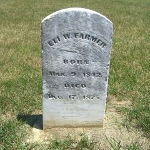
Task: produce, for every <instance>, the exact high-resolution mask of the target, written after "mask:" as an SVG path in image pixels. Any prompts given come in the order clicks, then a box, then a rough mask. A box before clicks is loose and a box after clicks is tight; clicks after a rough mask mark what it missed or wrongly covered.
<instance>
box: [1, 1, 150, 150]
mask: <svg viewBox="0 0 150 150" xmlns="http://www.w3.org/2000/svg"><path fill="white" fill-rule="evenodd" d="M68 7H83V8H88V9H92V10H95V11H97V12H100V13H101V14H103V15H105V16H106V17H107V18H109V19H110V20H111V21H112V22H113V24H114V34H113V46H112V53H111V66H110V75H109V87H108V96H109V97H115V99H117V100H118V101H131V103H132V105H131V107H129V108H123V107H120V108H118V111H119V112H120V113H123V114H125V115H126V122H125V125H126V126H134V127H136V128H139V130H141V129H142V130H143V131H144V133H145V136H147V137H148V138H149V137H150V100H149V99H150V92H149V90H150V65H149V63H150V27H149V26H150V1H149V0H117V1H116V0H105V1H103V0H87V1H84V0H64V1H61V0H55V1H54V0H43V1H41V0H36V1H34V0H26V1H21V0H7V1H5V0H0V14H1V15H0V31H1V34H0V56H1V59H0V115H1V118H0V149H34V148H35V149H36V148H38V147H40V145H38V144H28V143H25V142H24V137H25V135H26V134H29V132H30V129H28V128H26V127H23V126H22V125H23V124H25V122H23V121H21V120H18V119H17V116H18V115H28V114H30V115H32V114H34V113H35V112H37V111H41V109H42V96H41V95H42V89H41V86H42V79H41V78H42V76H41V37H40V36H41V31H40V30H41V25H40V23H41V20H42V19H43V18H44V17H46V16H47V15H49V14H50V13H52V12H54V11H57V10H60V9H63V8H68ZM109 101H111V99H109ZM108 105H109V103H108ZM69 140H70V141H71V142H70V141H68V143H70V145H71V144H72V143H73V142H72V139H69ZM110 141H111V140H110ZM114 141H115V140H114ZM114 141H113V142H114ZM61 142H62V141H59V140H57V141H53V142H52V143H53V144H54V145H55V146H58V149H65V147H67V146H66V145H65V146H64V144H62V143H61ZM63 142H64V143H65V141H63ZM113 142H111V144H113ZM115 142H116V143H117V141H115ZM80 143H81V144H80ZM83 143H85V144H84V145H82V144H83ZM116 143H115V144H116ZM53 144H52V145H49V146H48V147H49V149H57V148H56V147H55V146H54V145H53ZM111 144H110V145H111ZM115 144H113V145H112V146H111V147H112V149H115V148H116V147H117V146H118V147H117V148H118V149H119V146H120V145H119V144H117V146H116V147H115V146H114V145H115ZM70 145H69V147H70ZM81 145H82V146H81ZM77 146H78V147H76V149H77V148H78V149H82V148H87V149H91V148H90V146H93V143H92V141H88V139H87V138H83V139H81V141H80V142H79V145H77ZM80 146H81V147H80ZM54 147H55V148H54ZM130 147H131V146H129V149H134V148H135V149H138V147H137V145H135V146H134V144H133V147H132V148H130ZM117 148H116V149H117ZM66 149H69V148H66ZM70 149H71V148H70ZM72 149H73V148H72ZM92 149H94V147H92Z"/></svg>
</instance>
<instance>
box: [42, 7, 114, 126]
mask: <svg viewBox="0 0 150 150" xmlns="http://www.w3.org/2000/svg"><path fill="white" fill-rule="evenodd" d="M112 31H113V25H112V22H111V21H110V20H108V19H107V18H106V17H105V16H103V15H101V14H99V13H97V12H95V11H92V10H88V9H83V8H68V9H63V10H60V11H57V12H55V13H53V14H51V15H49V16H47V17H46V18H44V19H43V21H42V70H43V76H42V80H43V127H44V128H45V129H46V128H52V127H90V126H97V127H100V126H102V123H103V119H104V114H105V104H106V97H107V86H108V73H109V64H110V51H111V44H112Z"/></svg>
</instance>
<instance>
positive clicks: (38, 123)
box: [17, 114, 43, 130]
mask: <svg viewBox="0 0 150 150" xmlns="http://www.w3.org/2000/svg"><path fill="white" fill-rule="evenodd" d="M17 120H18V121H22V122H25V123H27V124H28V125H30V126H31V127H33V128H36V129H40V130H42V129H43V116H42V115H41V114H39V115H23V114H19V115H18V116H17Z"/></svg>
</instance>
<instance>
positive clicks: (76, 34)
mask: <svg viewBox="0 0 150 150" xmlns="http://www.w3.org/2000/svg"><path fill="white" fill-rule="evenodd" d="M68 39H81V40H88V41H90V42H93V43H95V44H96V45H98V46H100V47H102V48H104V47H105V46H106V42H104V41H103V40H102V39H99V38H98V37H95V36H93V35H90V34H86V33H80V32H74V33H73V32H71V33H65V34H62V35H59V36H57V37H55V38H52V39H51V40H50V41H48V44H49V46H54V45H55V44H57V43H59V42H60V41H62V40H68Z"/></svg>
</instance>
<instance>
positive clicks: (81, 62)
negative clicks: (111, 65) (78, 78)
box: [64, 59, 89, 65]
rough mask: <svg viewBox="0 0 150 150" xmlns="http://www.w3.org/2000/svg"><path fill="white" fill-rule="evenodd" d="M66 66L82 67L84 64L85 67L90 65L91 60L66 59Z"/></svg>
mask: <svg viewBox="0 0 150 150" xmlns="http://www.w3.org/2000/svg"><path fill="white" fill-rule="evenodd" d="M64 64H72V65H73V64H77V65H80V64H84V65H88V64H89V60H74V59H72V60H68V59H64Z"/></svg>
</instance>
